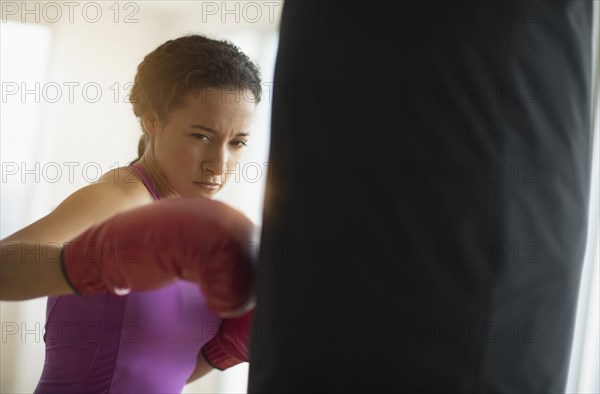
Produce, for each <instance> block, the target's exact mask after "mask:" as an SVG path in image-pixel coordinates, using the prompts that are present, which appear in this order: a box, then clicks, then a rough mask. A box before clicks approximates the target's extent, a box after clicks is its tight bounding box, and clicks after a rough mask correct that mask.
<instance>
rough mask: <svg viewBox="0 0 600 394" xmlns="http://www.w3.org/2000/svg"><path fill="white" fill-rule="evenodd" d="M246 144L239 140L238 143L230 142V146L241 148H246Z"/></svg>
mask: <svg viewBox="0 0 600 394" xmlns="http://www.w3.org/2000/svg"><path fill="white" fill-rule="evenodd" d="M247 142H248V141H242V140H239V141H232V142H231V144H232V145H235V146H237V147H240V148H241V147H243V146H248V144H247Z"/></svg>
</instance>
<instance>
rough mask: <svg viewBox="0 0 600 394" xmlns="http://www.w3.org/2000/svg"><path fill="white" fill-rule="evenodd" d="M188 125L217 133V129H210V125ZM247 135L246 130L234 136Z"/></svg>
mask: <svg viewBox="0 0 600 394" xmlns="http://www.w3.org/2000/svg"><path fill="white" fill-rule="evenodd" d="M190 127H193V128H195V129H200V130H204V131H208V132H209V133H213V134H217V133H218V131H217V130H214V129H211V128H210V127H206V126H203V125H201V124H192V125H190ZM249 135H250V133H248V132H240V133H237V134H236V137H237V136H240V137H247V136H249Z"/></svg>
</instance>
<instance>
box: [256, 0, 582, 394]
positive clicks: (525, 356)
mask: <svg viewBox="0 0 600 394" xmlns="http://www.w3.org/2000/svg"><path fill="white" fill-rule="evenodd" d="M280 34H281V36H280V43H279V52H278V55H277V65H276V69H275V79H274V95H273V115H272V130H271V148H270V167H269V169H270V171H269V178H268V180H267V190H266V197H265V205H264V220H263V233H262V240H261V255H260V259H259V265H258V283H257V308H256V311H255V315H254V322H253V324H252V329H251V347H250V352H251V360H250V376H249V383H248V384H249V386H248V391H249V392H250V393H293V392H298V393H310V392H339V393H348V392H356V393H365V392H376V391H377V390H385V391H391V390H394V391H407V392H452V393H455V392H456V393H458V392H461V393H462V392H464V393H500V392H502V393H508V392H515V393H516V392H518V393H557V392H561V391H563V390H564V388H565V384H566V378H567V372H568V371H567V370H568V364H569V356H570V349H571V343H572V336H573V328H574V317H575V311H576V301H577V294H578V287H579V279H580V273H581V267H582V261H583V256H584V249H585V240H586V229H587V211H588V195H589V184H590V179H589V171H590V155H589V153H590V149H591V145H590V119H591V116H590V105H591V104H590V103H591V87H592V86H591V84H592V80H591V69H592V67H591V57H592V56H591V55H592V48H591V46H592V2H591V1H578V0H565V1H558V0H552V1H491V0H482V1H474V0H471V1H446V0H444V1H427V2H422V1H390V2H380V1H343V2H342V1H337V2H336V1H321V2H315V1H306V0H302V1H290V0H288V1H286V2H285V5H284V8H283V14H282V22H281V32H280Z"/></svg>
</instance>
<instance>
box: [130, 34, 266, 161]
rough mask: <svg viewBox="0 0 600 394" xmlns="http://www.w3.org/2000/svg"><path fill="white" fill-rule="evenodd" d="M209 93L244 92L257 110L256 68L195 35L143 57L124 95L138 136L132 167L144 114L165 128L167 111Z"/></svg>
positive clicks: (231, 48) (141, 147)
mask: <svg viewBox="0 0 600 394" xmlns="http://www.w3.org/2000/svg"><path fill="white" fill-rule="evenodd" d="M209 87H210V88H216V89H231V90H240V91H246V90H249V91H250V92H251V93H252V95H253V102H255V103H257V104H258V103H259V102H260V99H261V94H262V89H261V80H260V71H259V68H258V66H257V65H256V64H254V63H253V62H252V61H251V60H250V59H249V58H248V56H246V55H245V54H244V53H243V52H241V51H240V50H239V48H238V47H236V46H235V45H233V44H232V43H231V42H229V41H224V40H223V41H220V40H213V39H210V38H207V37H205V36H201V35H187V36H183V37H180V38H177V39H174V40H169V41H167V42H165V43H164V44H162V45H160V46H159V47H158V48H156V49H155V50H154V51H152V52H150V53H149V54H148V55H146V57H144V60H143V61H142V62H141V63H140V64H139V66H138V68H137V73H136V75H135V80H134V84H133V87H132V89H131V95H130V101H131V103H132V105H133V113H134V114H135V116H136V117H138V118H140V124H141V125H142V132H143V134H142V136H141V138H140V141H139V144H138V158H137V159H136V160H134V161H133V162H135V161H137V160H139V159H140V158H141V156H142V155H143V154H144V151H145V149H146V143H147V141H148V135H147V134H146V131H145V130H144V125H143V123H142V122H141V118H142V115H143V114H144V113H146V112H148V111H153V112H155V113H156V115H157V116H158V118H159V119H160V120H161V121H165V122H166V121H168V118H169V114H170V113H171V111H172V110H174V109H176V108H180V107H181V106H183V105H184V104H185V102H184V100H185V97H186V96H187V95H188V94H189V93H195V92H199V91H200V90H202V89H205V88H209Z"/></svg>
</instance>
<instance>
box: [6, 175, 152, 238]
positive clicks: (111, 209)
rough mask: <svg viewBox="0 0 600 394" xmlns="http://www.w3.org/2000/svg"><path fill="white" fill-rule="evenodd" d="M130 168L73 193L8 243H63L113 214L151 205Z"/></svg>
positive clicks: (143, 187)
mask: <svg viewBox="0 0 600 394" xmlns="http://www.w3.org/2000/svg"><path fill="white" fill-rule="evenodd" d="M132 172H133V170H131V169H129V168H124V167H121V168H116V169H114V170H111V171H109V172H107V173H106V174H104V175H103V176H102V177H101V178H100V179H98V181H96V182H95V183H92V184H89V185H87V186H84V187H82V188H81V189H78V190H76V191H75V192H74V193H72V194H71V195H69V196H68V197H67V198H65V199H64V200H63V201H62V202H61V203H60V204H59V205H58V206H57V207H56V208H55V209H54V210H53V211H52V212H50V213H49V214H48V215H47V216H45V217H43V218H41V219H40V220H38V221H37V222H34V223H32V224H31V225H29V226H27V227H25V228H23V229H22V230H20V231H18V232H16V233H15V234H13V235H11V236H10V237H8V238H6V240H8V239H20V240H33V241H40V242H44V241H45V242H59V243H60V242H65V241H67V240H69V239H71V238H73V237H74V236H75V235H77V234H79V233H80V232H81V231H83V230H85V229H87V228H88V227H90V226H92V225H94V224H96V223H99V222H101V221H103V220H105V219H107V218H109V217H111V216H113V215H115V214H118V213H120V212H123V211H127V210H130V209H134V208H137V207H140V206H143V205H146V204H151V203H153V202H154V200H153V199H152V196H151V195H150V193H148V191H147V189H146V187H145V186H144V184H143V183H142V182H141V181H140V180H139V179H138V178H137V177H136V176H135V173H133V174H132Z"/></svg>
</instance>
